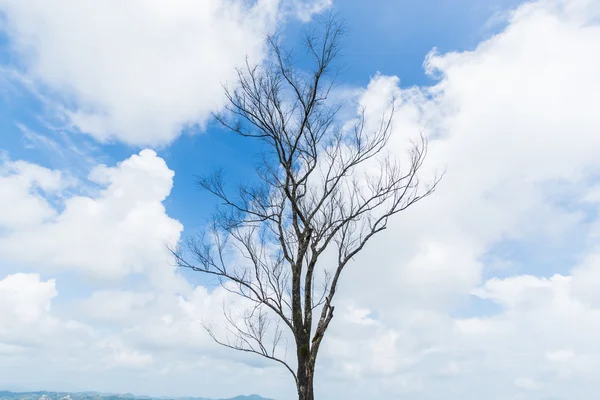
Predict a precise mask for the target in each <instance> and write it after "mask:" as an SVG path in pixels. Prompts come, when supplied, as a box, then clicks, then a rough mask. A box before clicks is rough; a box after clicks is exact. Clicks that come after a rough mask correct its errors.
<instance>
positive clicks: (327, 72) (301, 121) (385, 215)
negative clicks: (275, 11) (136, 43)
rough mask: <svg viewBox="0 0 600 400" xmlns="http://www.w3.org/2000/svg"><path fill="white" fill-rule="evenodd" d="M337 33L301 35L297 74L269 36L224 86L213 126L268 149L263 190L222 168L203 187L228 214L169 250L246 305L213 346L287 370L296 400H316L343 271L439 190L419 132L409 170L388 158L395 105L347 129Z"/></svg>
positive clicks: (329, 26)
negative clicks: (289, 354)
mask: <svg viewBox="0 0 600 400" xmlns="http://www.w3.org/2000/svg"><path fill="white" fill-rule="evenodd" d="M342 36H343V27H342V25H341V24H340V22H339V20H338V19H336V18H335V17H330V18H328V19H326V20H325V21H324V22H323V23H322V24H321V25H320V29H318V30H316V31H313V32H312V33H310V32H309V33H307V34H306V36H305V41H304V44H305V48H306V50H307V54H308V56H309V59H310V60H311V62H312V64H311V66H312V69H310V68H303V69H301V68H299V67H297V66H296V63H295V61H294V59H293V56H292V53H291V52H289V51H288V50H286V49H285V48H284V47H283V46H282V45H281V44H280V43H279V42H278V40H277V38H276V37H275V36H271V37H269V38H268V41H267V43H268V45H269V48H270V57H269V58H268V61H267V62H265V63H262V64H260V65H251V64H250V63H249V62H247V63H246V65H245V67H244V68H240V69H238V70H237V82H236V83H237V84H236V85H235V89H227V88H226V89H225V91H226V95H227V98H228V100H229V102H228V106H227V108H226V111H225V112H223V113H222V114H219V115H216V119H217V121H218V122H219V123H220V124H222V125H223V126H224V127H225V128H227V129H228V130H230V131H233V132H235V133H236V134H239V135H241V136H244V137H246V138H250V139H256V140H259V141H262V142H263V144H264V146H265V147H266V148H267V151H266V152H265V153H264V154H263V157H262V162H261V163H260V165H259V167H258V168H257V174H258V182H259V183H258V184H255V185H254V184H253V185H241V186H240V187H239V190H237V191H235V192H234V194H229V193H228V190H227V188H226V185H225V183H224V180H223V176H222V174H221V172H220V171H217V172H215V173H214V174H212V175H210V176H208V177H205V178H201V179H199V185H200V186H201V187H202V188H203V189H205V190H207V191H209V192H210V193H212V194H214V195H215V196H216V197H218V199H219V200H220V201H221V202H222V207H220V208H219V209H218V211H217V213H216V214H215V217H214V218H213V220H212V221H211V224H210V227H209V229H207V230H206V231H205V232H204V234H202V235H200V236H199V237H198V238H193V239H189V240H188V242H187V246H180V247H178V248H177V249H174V250H173V254H174V255H175V258H176V260H177V264H178V265H179V266H181V267H185V268H190V269H192V270H194V271H198V272H202V273H204V274H208V275H212V276H214V277H216V278H218V279H219V282H220V283H221V284H222V286H223V287H224V288H225V289H226V290H229V291H231V292H234V293H235V294H237V295H239V296H242V297H243V298H244V299H245V301H247V302H248V304H250V305H251V306H250V307H249V308H248V309H247V310H246V312H245V313H243V314H242V315H234V314H233V313H231V312H227V310H226V311H225V316H226V318H227V322H228V332H229V334H225V336H220V335H219V334H217V333H215V331H213V330H212V329H211V328H210V327H207V329H208V331H209V333H210V334H211V336H212V337H213V339H214V340H215V341H217V342H218V343H220V344H222V345H224V346H227V347H230V348H233V349H236V350H241V351H245V352H250V353H256V354H258V355H260V356H263V357H266V358H268V359H270V360H273V361H275V362H278V363H280V364H282V365H283V366H285V368H287V370H288V371H289V372H290V373H291V375H292V376H293V377H294V380H295V383H296V386H297V390H298V398H299V400H313V399H314V391H313V379H314V373H315V363H316V360H317V355H318V353H319V348H320V346H321V344H322V342H323V338H324V336H325V333H326V331H327V329H328V327H329V325H330V323H331V320H332V318H333V316H334V298H335V294H336V293H337V291H338V284H339V281H340V276H341V274H342V272H343V271H344V269H345V268H346V266H347V265H348V264H349V262H350V261H351V260H352V258H353V257H354V256H355V255H356V254H357V253H358V252H360V251H361V250H362V249H363V248H364V246H365V245H366V243H367V242H368V241H369V240H370V239H371V238H373V236H375V235H376V234H377V233H379V232H381V231H383V230H384V229H386V226H387V224H388V221H389V219H390V217H392V216H393V215H395V214H397V213H399V212H400V211H403V210H405V209H406V208H408V207H409V206H411V205H412V204H414V203H415V202H417V201H419V200H421V199H422V198H424V197H426V196H428V195H429V194H431V193H432V192H433V191H434V189H435V187H436V185H437V183H438V182H439V178H438V177H433V179H432V180H431V181H430V182H429V183H428V184H421V182H420V181H419V176H418V172H419V170H420V168H421V166H422V165H423V162H424V160H425V156H426V154H427V141H426V139H425V138H424V137H423V136H421V137H420V139H419V140H417V141H414V142H412V145H411V147H410V148H409V149H408V150H409V154H410V157H409V160H408V162H407V163H406V165H400V164H401V163H400V162H399V161H398V160H397V158H395V157H393V154H390V153H389V152H387V151H386V145H387V144H388V141H389V138H390V134H391V132H392V121H393V116H394V109H393V101H391V102H390V110H389V111H387V112H385V113H383V114H382V115H381V118H380V120H379V121H378V123H377V124H373V123H372V121H371V120H369V118H366V116H365V113H364V111H363V112H362V113H359V115H358V117H357V118H356V119H354V120H353V121H352V122H351V123H341V122H340V118H339V117H338V112H339V111H340V108H341V107H340V106H339V105H333V104H332V102H331V101H330V99H328V97H330V96H329V95H330V93H331V91H332V88H334V85H335V78H336V75H337V73H336V72H337V69H336V66H335V65H334V60H336V57H337V56H338V55H339V46H340V39H341V38H342ZM370 121H371V122H370ZM374 125H375V126H374ZM403 164H404V163H403ZM374 171H375V172H374ZM232 254H237V255H238V256H237V257H234V256H232ZM317 281H318V282H317ZM287 335H289V336H287ZM285 337H289V338H290V339H292V340H293V344H294V345H295V360H292V361H288V360H287V359H286V356H285V353H286V351H285V349H283V350H282V347H283V346H282V345H283V338H285Z"/></svg>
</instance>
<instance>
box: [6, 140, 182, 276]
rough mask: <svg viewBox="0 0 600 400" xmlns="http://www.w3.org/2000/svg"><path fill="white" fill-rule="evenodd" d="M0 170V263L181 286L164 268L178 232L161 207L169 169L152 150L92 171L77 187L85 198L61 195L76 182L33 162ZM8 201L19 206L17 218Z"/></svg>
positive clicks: (168, 188) (176, 224)
mask: <svg viewBox="0 0 600 400" xmlns="http://www.w3.org/2000/svg"><path fill="white" fill-rule="evenodd" d="M2 171H3V175H2V178H1V179H2V184H3V189H6V190H2V194H0V202H2V204H5V205H7V206H6V207H3V208H2V212H1V215H2V216H1V217H0V221H1V222H2V225H1V228H2V229H3V231H4V234H3V235H2V236H1V237H0V255H1V257H2V259H3V260H5V261H7V262H11V263H19V264H20V265H28V266H30V267H31V268H38V269H39V268H47V269H50V270H51V271H61V270H63V271H64V270H77V271H80V272H82V273H84V274H86V275H87V276H91V277H94V278H100V279H105V280H111V279H112V280H114V279H119V278H123V277H125V276H127V275H129V274H132V273H142V272H144V273H147V274H149V276H150V277H151V279H153V280H154V281H155V282H156V283H157V284H158V283H160V284H161V285H164V284H167V285H182V284H183V281H181V280H180V279H179V278H178V277H177V276H176V275H175V274H174V273H173V272H172V270H170V269H169V268H165V265H168V260H169V259H168V252H167V247H166V246H167V245H168V244H171V245H172V244H173V243H176V242H177V240H179V235H180V232H181V230H182V228H183V227H182V225H181V223H179V222H178V221H176V220H174V219H172V218H170V217H168V216H167V215H166V212H165V208H164V206H163V204H162V202H163V200H164V199H165V198H166V197H167V196H168V194H169V193H170V191H171V186H172V180H173V171H171V170H170V169H169V168H168V167H167V165H166V163H165V162H164V161H163V159H161V158H160V157H158V156H157V155H156V153H155V152H154V151H152V150H143V151H141V152H140V153H139V154H137V155H133V156H131V157H130V158H128V159H127V160H125V161H123V162H121V163H119V164H118V165H117V166H114V167H107V166H104V165H100V166H97V167H95V168H94V169H93V170H92V171H91V173H90V176H89V182H88V185H85V184H84V183H81V184H80V185H79V186H81V187H80V189H81V190H83V189H86V188H87V189H86V191H88V192H90V193H89V194H88V195H83V194H72V193H64V194H63V195H62V196H61V195H60V192H59V190H60V189H61V188H64V187H65V186H66V185H68V184H71V185H76V182H73V180H72V179H68V178H67V177H64V176H63V175H61V173H60V172H58V171H51V170H48V169H45V168H42V167H39V166H37V165H33V164H29V163H25V162H22V161H17V162H10V161H8V162H6V163H4V164H3V166H2ZM71 190H77V187H74V188H72V189H71ZM9 204H12V205H13V206H14V204H22V205H24V207H17V209H18V212H16V213H15V212H13V208H14V207H11V206H8V205H9Z"/></svg>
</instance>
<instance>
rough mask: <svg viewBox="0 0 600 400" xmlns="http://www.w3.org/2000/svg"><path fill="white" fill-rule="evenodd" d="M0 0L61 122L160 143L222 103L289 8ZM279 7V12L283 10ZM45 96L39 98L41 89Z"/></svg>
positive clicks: (300, 4) (234, 2)
mask: <svg viewBox="0 0 600 400" xmlns="http://www.w3.org/2000/svg"><path fill="white" fill-rule="evenodd" d="M288 3H290V0H282V1H279V0H257V1H255V2H247V1H244V0H203V1H192V0H177V1H170V2H168V4H167V3H164V2H160V1H144V0H127V1H103V2H95V1H73V0H61V1H58V2H52V3H49V2H46V1H32V2H26V3H25V2H22V1H13V0H2V1H0V11H1V12H3V13H4V14H5V16H6V21H7V24H6V30H7V32H8V34H9V37H10V43H11V45H12V47H13V48H14V49H15V51H16V53H17V54H18V55H19V59H20V61H21V64H22V65H24V66H25V71H24V74H25V75H26V76H27V77H28V79H30V80H31V81H33V82H34V83H35V84H37V85H38V86H40V85H41V86H42V87H44V88H46V89H49V91H50V92H53V93H54V96H50V97H49V98H54V99H55V101H57V104H54V106H57V107H58V109H59V110H62V113H63V114H64V115H63V116H64V117H66V119H67V123H69V124H72V125H73V126H74V127H75V128H77V129H78V130H80V131H82V132H84V133H87V134H90V135H92V136H93V137H94V138H96V139H98V140H100V141H107V140H112V139H117V140H120V141H123V142H126V143H130V144H135V145H162V144H168V143H170V142H171V141H172V140H173V139H175V138H176V137H177V136H179V134H180V131H181V129H182V128H184V127H185V126H188V125H194V124H200V125H202V124H204V123H205V121H206V120H207V118H208V117H209V116H210V113H211V112H212V111H216V109H217V108H219V107H220V106H222V105H224V100H225V98H224V94H223V90H222V86H221V84H222V83H224V82H226V81H229V80H231V79H232V78H234V70H233V68H234V67H235V66H236V65H239V64H240V63H242V62H244V60H245V57H246V55H249V56H250V57H251V58H252V59H254V60H260V59H261V58H262V57H263V55H264V54H263V53H264V51H263V50H264V49H263V40H264V35H265V33H267V32H271V31H272V30H273V29H274V28H275V27H276V26H277V24H278V23H279V21H280V20H281V18H282V16H281V15H280V13H281V12H282V11H285V10H286V9H288V7H289V6H293V7H295V9H296V10H295V12H294V13H295V14H297V15H298V16H299V17H301V18H302V19H305V20H306V19H309V18H310V16H311V15H312V14H313V13H315V12H320V11H322V10H323V9H324V8H325V7H326V6H327V5H328V2H323V1H320V0H319V1H313V0H310V1H308V0H307V1H304V0H302V1H300V0H294V1H293V2H291V3H290V4H289V5H288ZM282 7H283V9H282ZM42 91H46V90H42Z"/></svg>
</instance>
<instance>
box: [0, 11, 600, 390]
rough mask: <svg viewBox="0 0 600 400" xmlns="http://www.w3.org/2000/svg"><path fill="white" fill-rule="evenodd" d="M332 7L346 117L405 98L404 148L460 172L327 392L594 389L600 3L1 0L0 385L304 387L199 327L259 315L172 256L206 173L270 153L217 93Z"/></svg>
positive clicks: (348, 304)
mask: <svg viewBox="0 0 600 400" xmlns="http://www.w3.org/2000/svg"><path fill="white" fill-rule="evenodd" d="M331 10H333V11H334V12H338V13H339V15H340V16H341V17H342V18H343V19H344V21H345V22H346V25H347V27H348V34H347V36H346V38H345V41H344V45H343V51H342V56H343V59H342V62H343V63H344V65H345V67H344V69H343V70H342V73H341V75H340V77H339V83H340V90H339V92H338V93H336V95H338V96H340V98H341V99H343V100H344V101H345V102H346V104H348V105H349V108H348V110H349V115H348V118H352V117H353V113H354V106H356V105H357V104H361V105H363V106H365V107H366V108H367V110H373V111H374V112H375V113H377V112H379V111H382V110H383V109H382V107H384V105H383V104H382V102H381V100H382V99H385V98H387V96H390V94H393V95H394V96H395V98H396V99H397V100H396V102H397V104H396V108H397V110H399V111H398V113H397V115H396V118H395V121H394V122H395V124H394V126H395V130H394V135H393V138H392V140H391V142H390V150H391V151H392V152H398V154H400V153H401V152H402V151H404V150H403V148H404V147H403V146H404V143H405V142H404V140H405V139H406V138H407V137H410V136H411V135H413V134H415V133H417V132H419V130H421V131H425V132H426V133H427V134H428V135H431V137H432V138H433V139H432V142H431V153H430V160H431V161H430V163H429V164H428V167H427V168H428V171H433V170H435V169H438V168H446V169H447V171H448V174H447V176H446V178H445V179H444V182H443V184H442V185H441V186H440V189H439V190H438V192H436V194H435V196H433V197H432V198H430V199H427V201H425V202H423V203H422V204H419V205H418V206H416V207H415V208H414V209H410V210H409V211H407V212H406V213H404V214H403V215H402V216H400V217H399V218H397V220H396V221H395V222H394V224H393V225H391V226H390V229H388V231H387V232H386V233H385V234H384V235H382V236H381V239H380V240H379V241H377V242H374V243H373V244H372V245H371V246H370V247H368V248H367V249H365V251H364V252H363V254H361V255H360V256H359V257H357V259H356V261H355V263H354V265H353V267H352V268H351V269H349V270H348V272H347V274H346V276H345V278H344V279H345V281H344V285H345V286H344V287H343V288H342V289H343V293H341V294H340V298H339V305H338V306H337V308H336V310H339V312H338V314H337V320H336V324H335V325H334V326H333V327H332V329H331V332H330V337H328V339H327V342H326V345H325V347H324V350H323V354H322V358H320V371H319V373H320V375H319V376H320V378H319V379H318V381H317V389H318V391H319V393H322V396H323V398H324V399H334V398H346V399H349V400H352V399H362V398H366V397H368V398H376V399H383V400H385V399H396V398H406V399H433V398H439V396H440V395H443V396H445V398H448V399H459V398H460V399H464V398H474V397H477V398H479V397H482V396H486V397H490V393H493V394H495V395H497V396H498V397H497V398H498V399H506V398H515V399H521V398H527V399H547V398H549V396H554V397H552V398H556V399H571V398H574V397H573V396H575V394H576V395H577V396H576V397H577V398H579V399H583V400H585V399H588V398H589V399H591V398H592V397H591V396H592V393H595V391H597V386H596V385H597V384H596V383H595V382H596V381H597V378H598V376H597V372H594V371H598V370H600V369H598V368H597V367H598V366H599V365H600V347H598V345H597V341H596V340H595V337H597V334H600V298H599V297H598V295H597V294H596V287H597V285H598V284H600V261H599V260H600V249H599V248H598V247H597V239H598V232H600V231H599V227H600V220H599V219H598V213H597V210H598V204H599V203H600V190H599V189H600V186H599V185H598V179H597V177H598V176H599V175H598V173H599V172H600V163H599V162H598V159H597V151H596V150H595V149H597V148H600V135H598V130H599V128H600V119H599V117H598V115H597V114H598V113H597V112H596V108H597V107H596V105H597V104H600V97H599V96H600V95H599V94H598V93H600V79H599V76H598V74H597V72H596V71H598V68H600V57H598V54H600V25H598V20H599V19H598V16H600V4H599V3H598V2H597V1H593V0H537V1H532V2H527V3H525V2H521V1H516V0H490V1H485V2H482V1H474V0H457V1H453V2H449V1H443V0H426V1H420V2H414V1H404V0H401V1H391V0H389V1H388V0H381V1H371V2H364V1H357V0H333V1H328V0H279V1H276V0H259V1H256V2H246V1H241V0H231V1H224V0H210V1H207V2H206V3H202V4H201V3H200V2H193V1H183V0H181V1H177V2H171V3H169V5H168V6H167V5H166V2H164V3H163V2H160V1H156V2H153V3H152V5H151V6H148V5H147V3H145V2H144V1H142V0H139V1H136V0H129V1H127V2H116V1H115V2H110V1H107V2H102V3H100V2H91V1H89V2H87V1H82V2H75V1H70V0H56V1H54V2H51V3H50V2H47V3H44V2H33V1H32V2H29V3H26V2H19V1H10V0H0V15H1V16H2V18H0V21H1V23H0V62H1V64H0V74H1V77H0V104H1V106H0V128H1V130H0V232H1V233H2V234H1V235H0V388H7V389H20V390H30V389H64V390H102V391H122V392H127V391H129V392H139V393H141V394H146V393H147V394H157V395H197V396H207V397H208V396H211V397H215V398H222V397H226V396H233V395H237V394H240V393H251V392H256V393H260V394H262V395H264V396H267V397H272V398H276V399H280V400H285V399H291V398H293V391H294V390H293V385H292V382H291V380H289V378H288V377H287V376H285V371H281V370H280V369H279V368H278V367H277V366H275V365H270V364H268V363H265V362H263V361H262V360H256V359H254V358H251V357H246V356H244V355H240V354H232V352H230V351H227V350H225V349H222V348H219V347H218V346H216V345H214V344H213V343H212V342H211V341H210V339H209V338H208V337H207V335H206V333H205V332H204V331H203V330H202V328H201V326H200V324H199V323H198V321H199V320H202V319H205V320H214V321H216V322H215V323H216V324H217V325H218V323H219V321H220V320H219V318H220V311H221V303H222V302H223V301H233V303H232V304H233V307H234V308H235V307H242V304H240V303H239V302H236V301H235V299H230V298H229V297H227V294H226V292H224V291H222V290H220V289H215V287H214V285H213V282H211V281H207V280H206V279H204V278H203V277H201V276H199V275H197V274H192V273H189V272H188V271H178V270H175V269H173V268H172V267H171V264H172V262H171V260H170V259H169V255H168V254H167V252H166V251H165V247H164V243H165V242H170V243H175V242H177V241H178V240H180V239H182V238H185V237H186V236H188V235H193V234H195V233H196V232H198V231H199V230H201V229H202V226H203V223H204V222H205V220H206V218H207V217H208V216H209V215H210V214H211V213H212V212H213V210H214V206H215V204H216V202H215V200H214V199H213V198H211V197H210V196H209V195H208V194H206V193H203V192H201V191H199V190H198V189H197V187H196V185H195V184H194V179H195V178H194V177H195V176H196V175H203V174H206V173H209V172H210V171H212V170H214V169H215V168H218V167H223V168H224V169H225V171H226V172H227V176H228V179H229V180H230V181H231V182H233V183H235V182H247V181H249V180H251V179H253V177H254V172H253V168H254V165H255V162H256V157H257V153H258V151H259V150H260V148H259V146H258V145H257V144H256V143H253V141H252V140H248V139H243V138H240V137H236V136H235V135H233V134H231V133H228V132H225V131H223V130H222V129H220V128H218V127H216V126H215V124H213V123H212V122H211V120H210V114H211V112H214V111H218V110H219V109H220V108H221V107H222V106H223V105H224V98H223V93H222V90H221V86H220V83H221V82H226V81H231V78H232V70H233V67H234V66H235V65H236V63H238V62H241V61H242V60H243V59H244V57H245V56H246V55H247V54H248V55H250V57H252V58H253V59H254V60H257V61H258V62H260V61H261V60H263V58H264V54H265V53H264V48H263V38H264V33H265V32H272V31H275V30H278V31H279V32H281V35H282V38H283V40H284V42H285V43H286V44H288V45H290V46H295V45H297V44H298V42H299V39H300V37H301V36H300V34H301V32H302V30H303V29H304V28H306V27H307V26H310V20H311V19H315V18H318V17H319V16H320V15H322V14H324V13H327V12H329V11H331ZM433 49H436V50H435V51H433ZM300 62H303V60H302V57H301V55H300ZM426 70H430V71H432V73H430V74H428V73H427V72H426ZM567 328H569V329H567ZM320 357H321V356H320ZM47 363H56V364H57V365H59V366H58V367H56V368H54V369H53V370H52V371H46V370H45V369H44V368H45V367H44V365H47ZM32 374H34V375H35V376H36V377H35V378H32ZM465 396H466V397H465ZM491 398H494V397H491Z"/></svg>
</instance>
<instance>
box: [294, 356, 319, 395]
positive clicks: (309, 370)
mask: <svg viewBox="0 0 600 400" xmlns="http://www.w3.org/2000/svg"><path fill="white" fill-rule="evenodd" d="M301 370H302V373H300V372H301ZM313 377H314V367H313V366H312V365H311V363H310V361H309V360H307V364H305V365H304V366H303V367H301V366H299V367H298V400H315V392H314V389H313Z"/></svg>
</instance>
